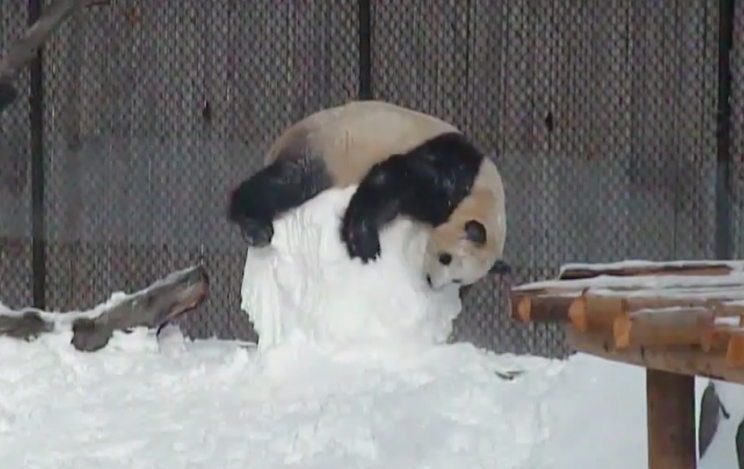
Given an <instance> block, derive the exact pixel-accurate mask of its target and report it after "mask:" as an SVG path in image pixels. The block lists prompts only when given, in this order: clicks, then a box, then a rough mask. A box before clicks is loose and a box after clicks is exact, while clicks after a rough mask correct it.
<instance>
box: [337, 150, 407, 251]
mask: <svg viewBox="0 0 744 469" xmlns="http://www.w3.org/2000/svg"><path fill="white" fill-rule="evenodd" d="M411 180H412V174H411V173H410V171H409V168H408V166H407V162H406V161H405V158H404V157H403V156H401V155H394V156H392V157H390V158H388V159H387V160H385V161H382V162H380V163H377V164H375V165H374V166H372V168H371V169H370V170H369V172H368V173H367V175H366V176H365V177H364V179H362V181H361V182H360V183H359V186H358V187H357V190H356V192H354V195H353V196H352V197H351V200H350V201H349V205H348V207H347V208H346V211H345V213H344V217H343V220H342V223H341V227H342V228H341V240H342V241H343V243H344V245H345V246H346V250H347V252H348V254H349V257H350V258H351V259H354V258H359V259H361V260H362V262H363V263H367V262H369V261H372V260H375V259H377V258H378V257H379V255H380V230H381V229H382V228H383V227H384V226H385V225H386V224H387V223H389V222H391V221H392V220H393V219H395V217H396V216H398V215H399V214H400V212H401V207H402V206H404V205H405V202H406V200H408V199H410V198H411V195H412V191H413V190H414V184H412V181H411Z"/></svg>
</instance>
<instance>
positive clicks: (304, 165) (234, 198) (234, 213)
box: [227, 158, 332, 247]
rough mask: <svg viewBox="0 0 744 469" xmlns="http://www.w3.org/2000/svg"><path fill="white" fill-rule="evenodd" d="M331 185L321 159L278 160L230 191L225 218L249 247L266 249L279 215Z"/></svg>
mask: <svg viewBox="0 0 744 469" xmlns="http://www.w3.org/2000/svg"><path fill="white" fill-rule="evenodd" d="M331 184H332V181H331V178H330V176H329V175H328V172H327V170H326V166H325V164H324V162H323V161H322V160H320V159H314V158H299V159H281V160H277V161H274V162H273V163H271V164H270V165H268V166H266V167H265V168H263V169H261V170H260V171H258V172H257V173H255V174H254V175H252V176H251V177H249V178H248V179H246V180H245V181H243V182H242V183H241V184H240V185H239V186H238V187H237V188H236V189H234V190H233V191H232V193H231V194H230V201H229V207H228V215H227V217H228V219H229V220H230V221H231V222H232V223H235V224H237V225H238V226H239V227H240V231H241V233H242V235H243V238H244V239H245V241H246V242H247V243H248V245H249V246H252V247H263V246H267V245H269V244H270V243H271V240H272V238H273V236H274V220H275V219H276V218H277V217H278V216H279V215H281V214H282V213H284V212H286V211H288V210H291V209H293V208H296V207H299V206H300V205H302V204H303V203H305V202H306V201H308V200H310V199H311V198H313V197H315V196H316V195H318V194H319V193H320V192H322V191H323V190H325V189H327V188H329V187H330V186H331Z"/></svg>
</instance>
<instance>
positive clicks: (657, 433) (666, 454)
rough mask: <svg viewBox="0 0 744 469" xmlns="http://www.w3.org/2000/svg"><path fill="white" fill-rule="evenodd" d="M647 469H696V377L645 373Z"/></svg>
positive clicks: (656, 371) (660, 372)
mask: <svg viewBox="0 0 744 469" xmlns="http://www.w3.org/2000/svg"><path fill="white" fill-rule="evenodd" d="M646 406H647V411H646V412H647V424H648V467H649V469H695V468H696V466H697V463H696V452H695V377H693V376H687V375H681V374H677V373H669V372H667V371H658V370H651V369H647V370H646Z"/></svg>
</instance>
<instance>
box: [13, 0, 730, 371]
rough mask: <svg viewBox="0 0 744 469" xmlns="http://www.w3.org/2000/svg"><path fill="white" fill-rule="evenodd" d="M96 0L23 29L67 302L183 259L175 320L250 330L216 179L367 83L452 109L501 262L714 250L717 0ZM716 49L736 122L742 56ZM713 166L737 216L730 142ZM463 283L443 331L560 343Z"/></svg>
mask: <svg viewBox="0 0 744 469" xmlns="http://www.w3.org/2000/svg"><path fill="white" fill-rule="evenodd" d="M32 1H33V0H32ZM725 1H726V0H724V1H723V2H722V3H725ZM729 1H732V0H729ZM97 3H100V4H99V5H96V6H94V7H90V8H87V9H85V10H84V11H83V12H82V13H81V14H79V15H77V16H75V17H74V18H72V19H71V20H69V21H68V22H67V23H66V24H64V25H63V26H62V27H61V28H60V29H59V30H58V31H57V32H56V33H55V35H54V37H53V38H52V39H51V40H50V41H49V42H48V43H47V46H46V48H45V55H44V91H45V93H44V94H45V96H44V103H43V111H44V114H43V116H44V141H43V144H44V148H45V152H44V163H45V170H46V173H45V174H46V176H45V178H44V192H45V207H44V208H45V213H44V220H45V226H46V228H45V230H46V237H45V239H46V242H47V247H46V262H45V264H46V266H45V269H44V272H43V273H44V274H45V282H46V289H45V291H46V295H45V300H46V304H45V307H46V308H47V309H54V310H71V309H80V308H88V307H91V306H93V305H94V304H96V303H99V302H101V301H103V300H105V299H106V298H107V297H108V296H109V295H110V293H111V292H112V291H118V290H126V291H132V290H135V289H138V288H141V287H143V286H145V285H146V284H148V283H150V282H151V281H153V280H154V279H156V278H158V277H161V276H163V275H165V274H166V273H168V272H169V271H171V270H173V269H178V268H183V267H185V266H187V265H189V264H192V263H196V262H204V263H205V264H206V266H207V268H208V269H209V271H210V275H211V278H212V283H211V285H212V286H211V288H212V293H211V297H210V299H209V301H208V303H207V304H206V305H205V306H204V307H203V308H202V309H201V312H200V313H199V314H197V315H195V316H191V317H190V319H188V323H187V324H186V329H187V332H188V333H189V334H190V335H192V336H194V337H204V336H209V335H217V336H219V337H224V338H232V337H238V338H243V339H254V338H255V337H253V333H252V330H251V327H250V323H249V321H248V319H247V316H246V315H245V314H244V313H242V312H240V311H239V304H240V283H241V279H242V272H243V269H242V268H243V263H244V256H245V246H244V244H243V243H242V241H241V240H240V239H239V236H238V233H237V231H236V230H234V229H232V228H230V227H229V226H228V225H227V222H226V221H225V219H224V213H225V204H226V200H227V193H228V191H229V190H230V189H231V188H232V187H233V185H234V184H236V183H238V182H239V180H241V179H242V178H244V177H246V176H247V175H249V174H250V173H252V172H253V171H255V170H257V169H258V168H259V166H260V164H261V159H262V153H263V152H264V151H265V150H266V148H267V147H268V145H269V144H270V142H271V141H272V140H273V139H274V138H275V137H276V136H277V135H278V134H279V132H280V131H281V130H282V128H283V127H285V126H286V125H288V124H290V123H291V122H293V121H295V120H297V119H299V118H301V117H302V116H304V115H307V114H308V113H310V112H313V111H315V110H318V109H320V108H323V107H328V106H332V105H337V104H340V103H342V102H344V101H347V100H350V99H355V98H356V97H357V96H358V94H359V93H361V94H362V95H368V94H369V93H370V92H371V95H372V96H373V97H374V98H376V99H384V100H387V101H392V102H395V103H397V104H401V105H404V106H409V107H413V108H416V109H419V110H422V111H425V112H430V113H433V114H435V115H437V116H440V117H442V118H444V119H447V120H450V121H451V122H453V123H454V124H456V125H458V126H460V127H461V128H462V129H463V130H465V131H466V132H467V133H468V134H470V135H472V136H473V138H474V139H475V140H476V142H477V143H478V145H479V146H480V147H481V148H483V149H484V150H486V151H487V152H488V153H489V155H491V157H493V158H494V159H495V161H496V163H497V165H498V166H499V168H500V170H501V172H502V174H503V177H504V180H505V183H506V185H507V197H508V200H507V205H508V211H509V214H508V216H509V227H508V233H509V234H508V241H507V246H506V251H507V253H506V255H507V258H508V260H509V262H510V263H511V264H512V266H513V267H514V268H515V270H516V279H515V281H516V282H520V283H521V282H525V281H531V280H536V279H541V278H546V277H549V276H553V275H555V274H556V273H557V269H558V268H559V266H560V265H561V264H562V263H565V262H574V261H577V262H578V261H582V262H604V261H613V260H621V259H626V258H636V259H637V258H645V259H652V260H663V259H674V258H683V259H692V258H712V257H714V255H715V249H714V248H715V246H714V241H715V233H716V207H717V205H716V200H717V199H716V171H717V168H718V166H717V155H718V156H719V158H718V159H719V160H720V157H721V155H722V152H721V150H720V148H719V147H718V146H717V145H719V143H720V142H719V140H717V127H716V116H717V114H716V113H717V103H718V102H719V101H720V100H721V99H722V98H721V97H719V96H718V92H719V89H720V88H719V76H718V61H719V51H720V44H719V42H720V41H719V24H720V20H721V18H720V17H719V16H720V15H719V5H718V2H711V1H710V0H682V1H673V0H668V1H666V0H665V1H656V0H653V1H652V0H643V1H633V2H631V1H629V0H607V1H606V2H580V1H574V0H511V1H508V2H507V1H491V0H462V1H457V2H453V1H449V0H405V1H394V0H358V1H339V0H333V1H327V0H303V1H291V2H279V3H277V2H275V1H273V0H257V1H253V2H249V3H240V2H237V1H235V0H214V1H210V2H205V1H203V0H181V1H178V2H159V1H155V0H110V1H108V2H97ZM13 5H15V6H13ZM19 5H20V3H19V2H10V3H9V7H8V8H5V7H4V8H3V15H2V19H0V21H2V25H1V27H0V41H2V45H3V46H4V47H7V45H8V44H9V43H10V42H11V41H12V40H14V39H15V38H16V37H18V36H19V34H20V33H21V31H22V30H23V29H24V27H25V23H26V16H25V15H26V12H25V6H23V7H21V6H19ZM367 23H369V24H370V25H371V40H370V38H369V37H366V36H365V35H366V34H367V31H366V28H365V27H364V25H366V24H367ZM736 34H737V39H739V40H740V39H744V36H742V35H743V34H744V28H738V30H737V31H736ZM368 46H369V47H370V50H365V49H366V48H367V47H368ZM370 59H371V60H370ZM370 63H371V69H370V67H369V64H370ZM732 63H733V67H734V73H733V74H734V98H733V103H734V122H735V123H740V124H742V125H744V121H742V116H744V113H742V109H744V107H742V106H741V105H739V104H738V103H739V101H740V95H741V86H739V84H740V83H744V76H741V74H742V71H744V68H743V67H742V66H741V60H740V56H736V55H735V56H734V60H733V62H732ZM370 83H371V85H370ZM365 87H366V88H371V89H367V90H363V88H365ZM19 88H20V89H21V90H23V92H24V93H26V94H24V95H22V96H21V99H20V100H19V101H18V102H17V103H16V104H14V105H13V107H12V108H11V109H10V110H9V111H6V113H4V114H3V115H2V116H0V132H1V133H0V136H2V140H0V226H1V228H0V229H2V232H0V235H1V236H2V238H0V239H1V240H2V242H1V244H0V275H2V280H1V281H0V298H1V299H2V301H3V302H6V303H8V304H9V305H10V306H16V307H18V306H24V305H27V304H30V303H31V301H32V288H31V285H32V281H31V279H32V276H33V275H32V274H33V272H32V267H31V266H32V263H31V248H30V246H31V237H30V233H31V230H30V219H31V217H30V213H31V203H30V200H31V196H30V193H31V187H30V182H29V181H30V180H31V179H30V177H29V170H28V167H29V164H30V163H29V161H30V159H31V155H30V151H29V148H30V134H31V132H30V129H29V120H28V114H29V105H28V101H29V99H28V92H27V90H26V88H28V85H27V84H24V83H19ZM365 97H366V96H365ZM724 118H725V116H724ZM742 125H739V126H736V125H734V128H741V127H742ZM737 135H738V134H737ZM741 145H742V140H741V138H736V139H735V141H734V147H735V148H734V150H735V151H733V152H732V154H734V155H739V154H742V150H740V149H741ZM724 156H725V155H724ZM733 169H734V170H733V172H732V173H733V175H734V177H733V184H732V188H733V192H734V195H733V197H732V198H731V199H732V201H733V215H734V220H735V222H736V221H738V220H739V219H740V218H741V216H740V214H739V210H741V207H743V206H744V199H742V198H741V197H742V196H741V195H740V194H742V191H741V190H740V189H739V186H740V184H741V180H742V178H741V177H740V173H741V165H740V164H739V160H736V159H734V168H733ZM718 201H719V202H720V201H721V200H720V194H719V199H718ZM735 226H736V224H735ZM735 233H744V230H737V231H736V232H735ZM733 238H734V240H735V241H736V240H737V238H736V236H734V237H733ZM741 246H744V243H736V245H735V246H734V248H735V249H734V252H735V253H736V254H737V255H740V254H739V250H740V249H741ZM36 273H37V274H38V273H39V272H36ZM465 305H466V307H465V310H464V312H463V314H462V316H461V317H460V318H459V319H458V321H457V324H456V334H455V335H456V338H457V339H460V340H469V341H472V342H474V343H475V344H477V345H480V346H485V347H488V348H490V349H493V350H496V351H509V352H515V353H536V354H543V355H552V356H555V355H559V354H561V353H563V352H564V351H565V348H564V344H563V339H562V336H561V335H560V333H559V331H558V330H556V329H552V328H549V327H545V326H524V325H519V324H515V323H514V322H512V321H511V320H510V318H509V317H508V314H507V310H506V306H507V297H506V288H505V287H504V286H503V285H501V283H500V282H499V280H490V281H484V282H482V283H481V284H479V285H478V286H476V287H475V288H473V289H471V290H470V291H469V293H468V295H467V296H466V298H465Z"/></svg>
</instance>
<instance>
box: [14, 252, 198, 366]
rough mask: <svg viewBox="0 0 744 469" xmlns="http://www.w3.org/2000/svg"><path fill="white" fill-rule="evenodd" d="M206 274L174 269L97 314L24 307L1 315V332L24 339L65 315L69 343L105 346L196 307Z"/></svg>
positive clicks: (47, 329)
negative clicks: (120, 335) (68, 322)
mask: <svg viewBox="0 0 744 469" xmlns="http://www.w3.org/2000/svg"><path fill="white" fill-rule="evenodd" d="M208 292H209V276H208V275H207V270H206V269H205V268H204V267H203V266H195V267H190V268H188V269H185V270H181V271H177V272H173V273H171V274H170V275H168V276H167V277H165V278H162V279H160V280H158V281H156V282H154V283H153V284H152V285H150V286H149V287H147V288H145V289H143V290H140V291H138V292H136V293H134V294H132V295H128V296H127V297H126V298H124V299H123V300H122V301H120V302H118V303H116V304H114V305H112V306H111V307H109V308H107V309H105V310H103V311H101V312H100V314H97V315H95V316H92V315H90V314H88V315H86V314H79V313H46V312H42V311H34V310H25V311H21V312H19V313H18V314H12V315H0V335H4V336H8V337H14V338H19V339H24V340H32V339H34V338H35V337H37V336H39V335H41V334H44V333H47V332H51V331H53V330H55V328H56V327H58V324H59V323H60V322H62V321H63V320H64V319H66V316H67V315H73V314H74V315H76V316H77V317H75V318H74V319H73V320H72V332H73V335H72V341H71V342H72V345H73V346H74V347H75V348H76V349H78V350H80V351H86V352H94V351H97V350H100V349H102V348H104V347H105V346H106V345H107V344H108V342H109V340H110V339H111V337H112V336H113V334H114V331H124V332H126V331H128V330H131V329H133V328H135V327H147V328H152V329H155V328H160V327H161V326H163V325H165V324H167V323H168V322H169V321H172V320H174V319H175V318H177V317H178V316H181V315H182V314H184V313H186V312H188V311H191V310H193V309H194V308H196V307H197V306H199V305H200V304H201V303H202V302H203V301H204V300H205V299H206V298H207V296H208Z"/></svg>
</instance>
